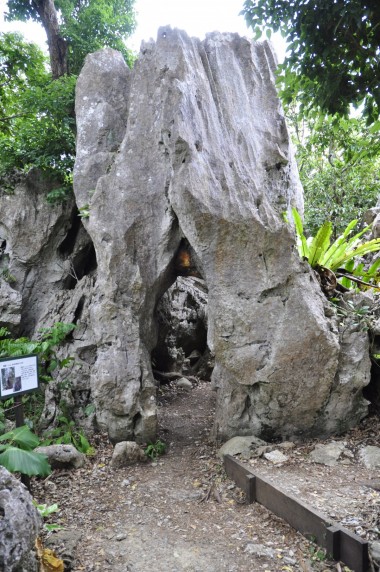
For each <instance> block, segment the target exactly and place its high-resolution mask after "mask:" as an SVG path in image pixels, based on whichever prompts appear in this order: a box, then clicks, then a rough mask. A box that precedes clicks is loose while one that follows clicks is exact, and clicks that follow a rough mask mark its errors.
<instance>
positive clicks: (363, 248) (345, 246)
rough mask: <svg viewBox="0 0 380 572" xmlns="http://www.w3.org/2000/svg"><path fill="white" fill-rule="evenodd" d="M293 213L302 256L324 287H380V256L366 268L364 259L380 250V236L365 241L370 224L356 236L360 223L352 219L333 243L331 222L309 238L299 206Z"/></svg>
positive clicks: (328, 289)
mask: <svg viewBox="0 0 380 572" xmlns="http://www.w3.org/2000/svg"><path fill="white" fill-rule="evenodd" d="M292 214H293V219H294V224H295V228H296V233H297V246H298V252H299V255H300V256H301V258H303V259H304V260H307V262H308V263H309V264H310V266H311V267H312V268H313V269H314V270H316V271H317V272H318V274H319V275H320V278H321V285H322V288H323V289H324V291H325V292H326V293H331V292H333V291H334V290H335V289H336V288H337V286H338V287H339V286H340V288H341V289H342V290H343V291H344V290H345V289H349V288H352V287H353V286H354V284H359V285H361V286H364V287H372V288H378V284H379V282H380V273H379V267H380V258H378V259H377V260H376V261H375V262H374V263H373V264H372V265H371V266H370V267H369V268H366V266H365V264H364V263H363V262H362V261H361V260H360V258H361V257H362V256H364V255H366V254H368V253H370V252H378V251H379V250H380V238H374V239H373V240H369V241H366V242H362V241H361V238H362V236H363V235H364V234H365V233H366V232H368V231H369V230H370V229H371V227H370V226H366V227H365V228H364V229H362V230H361V231H359V232H358V233H356V234H354V235H353V236H352V232H353V229H354V228H355V227H356V226H357V224H358V220H352V221H351V222H350V223H349V224H348V226H347V227H346V229H345V230H344V232H343V234H341V235H340V236H339V237H338V238H337V239H336V240H335V241H334V242H333V243H331V234H332V224H331V222H330V221H326V222H324V223H323V225H322V226H321V228H320V229H319V230H318V232H317V234H316V235H315V236H314V237H310V238H306V236H305V234H304V230H303V224H302V219H301V216H300V214H299V213H298V211H297V209H295V208H293V209H292ZM338 280H339V283H338Z"/></svg>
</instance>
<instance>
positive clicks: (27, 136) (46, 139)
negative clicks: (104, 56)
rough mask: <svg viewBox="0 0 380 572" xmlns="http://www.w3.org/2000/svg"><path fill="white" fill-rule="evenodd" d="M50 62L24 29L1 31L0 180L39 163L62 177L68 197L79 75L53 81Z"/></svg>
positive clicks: (73, 148) (38, 166)
mask: <svg viewBox="0 0 380 572" xmlns="http://www.w3.org/2000/svg"><path fill="white" fill-rule="evenodd" d="M45 61H46V59H45V57H44V55H43V54H42V52H41V51H40V50H39V49H38V47H37V46H34V45H33V44H29V43H27V42H24V41H23V40H22V37H21V36H20V35H19V34H0V85H1V87H0V91H1V93H0V95H1V106H0V182H2V183H3V185H4V182H5V181H6V179H7V178H9V177H10V176H11V175H12V173H13V172H14V171H15V170H17V171H19V172H27V171H28V170H29V169H30V168H31V167H35V168H38V169H39V170H40V171H42V172H44V173H46V175H48V176H49V177H50V178H52V179H55V180H57V182H58V183H59V184H60V185H61V186H60V189H61V197H62V196H63V195H66V196H67V195H68V193H69V192H70V190H71V186H72V181H71V172H72V168H73V163H74V154H75V120H74V90H75V81H76V78H75V77H74V76H72V77H62V78H60V79H57V80H55V81H52V80H51V77H50V74H49V73H48V72H47V70H46V66H45ZM30 70H33V72H32V71H30Z"/></svg>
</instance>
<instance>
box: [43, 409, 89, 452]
mask: <svg viewBox="0 0 380 572" xmlns="http://www.w3.org/2000/svg"><path fill="white" fill-rule="evenodd" d="M57 421H58V424H57V427H55V428H54V429H52V430H51V431H48V432H47V433H46V434H45V438H44V440H43V442H42V444H43V445H51V444H55V445H60V444H65V445H74V447H75V448H76V449H77V450H78V451H80V452H81V453H84V454H85V455H88V456H90V455H93V454H94V453H95V449H94V447H92V446H91V445H90V443H89V441H88V439H87V437H86V436H85V434H84V433H83V431H82V429H78V428H77V427H76V425H75V422H74V421H72V420H70V419H67V417H65V416H63V415H61V416H60V417H58V420H57Z"/></svg>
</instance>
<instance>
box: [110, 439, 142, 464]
mask: <svg viewBox="0 0 380 572" xmlns="http://www.w3.org/2000/svg"><path fill="white" fill-rule="evenodd" d="M147 460H148V457H147V456H146V455H145V453H144V451H143V449H142V448H141V447H140V446H139V445H138V444H137V443H135V442H134V441H121V442H119V443H116V445H115V449H114V451H113V454H112V459H111V466H112V467H113V468H114V469H117V468H120V467H126V466H128V465H132V464H133V463H138V462H140V463H146V462H147Z"/></svg>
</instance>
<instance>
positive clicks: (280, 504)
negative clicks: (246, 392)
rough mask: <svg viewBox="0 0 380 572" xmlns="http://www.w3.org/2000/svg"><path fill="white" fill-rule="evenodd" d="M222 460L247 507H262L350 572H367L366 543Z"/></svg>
mask: <svg viewBox="0 0 380 572" xmlns="http://www.w3.org/2000/svg"><path fill="white" fill-rule="evenodd" d="M223 460H224V468H225V471H226V473H227V475H228V476H229V477H230V479H232V480H233V481H235V483H236V485H237V486H238V487H239V488H240V489H242V490H243V491H244V492H245V495H246V499H247V503H252V502H254V501H256V502H258V503H260V504H261V505H263V506H265V507H266V508H267V509H269V510H270V511H272V512H273V513H274V514H275V515H277V516H279V517H280V518H282V519H284V520H285V521H286V522H287V523H288V524H290V526H292V527H293V528H295V529H296V530H298V531H299V532H301V534H303V535H304V536H306V537H307V538H309V539H312V540H313V541H314V542H316V543H317V544H318V545H319V546H321V547H322V548H325V549H326V551H327V553H328V554H329V555H331V556H332V558H333V559H334V560H337V561H342V562H344V563H345V564H346V565H347V566H349V567H350V568H351V570H353V571H354V572H368V569H369V557H368V542H367V540H363V539H362V538H360V536H358V535H356V534H353V533H352V532H350V531H349V530H347V529H346V528H344V527H343V526H340V525H339V524H337V523H334V522H333V521H331V520H330V519H329V518H328V517H327V516H326V515H324V514H322V513H321V512H318V511H316V510H314V509H313V508H312V507H311V506H310V505H308V504H306V503H304V502H302V501H299V500H297V499H296V498H295V497H292V496H291V495H288V494H286V493H284V492H283V491H281V490H280V489H278V488H276V487H275V486H274V485H273V484H272V483H270V482H269V481H267V480H266V479H265V478H264V477H260V476H259V475H256V474H255V473H254V472H253V471H252V470H251V469H250V468H248V467H247V466H246V465H244V464H243V463H241V462H240V461H238V460H237V459H235V458H234V457H232V456H231V455H224V457H223Z"/></svg>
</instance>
